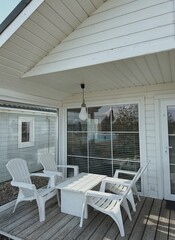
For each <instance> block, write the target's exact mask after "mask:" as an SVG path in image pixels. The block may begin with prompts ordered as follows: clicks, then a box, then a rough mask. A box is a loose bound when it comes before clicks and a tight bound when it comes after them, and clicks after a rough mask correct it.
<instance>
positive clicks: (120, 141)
mask: <svg viewBox="0 0 175 240" xmlns="http://www.w3.org/2000/svg"><path fill="white" fill-rule="evenodd" d="M112 136H113V156H114V158H120V159H126V158H129V159H139V158H140V148H139V134H138V133H131V132H128V133H113V135H112Z"/></svg>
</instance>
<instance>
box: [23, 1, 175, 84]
mask: <svg viewBox="0 0 175 240" xmlns="http://www.w3.org/2000/svg"><path fill="white" fill-rule="evenodd" d="M115 2H116V1H113V0H109V1H107V2H106V3H104V4H103V5H102V6H101V8H99V9H98V12H94V13H93V15H92V16H90V17H89V18H87V19H86V20H85V21H84V22H83V23H82V24H80V25H79V27H78V28H77V29H76V30H75V31H74V32H73V33H72V34H70V35H69V36H68V37H67V38H65V40H64V41H63V42H62V43H61V44H59V45H58V46H57V47H56V48H54V49H53V50H52V51H51V52H50V54H49V55H48V56H47V57H45V58H44V59H43V60H41V61H40V62H39V63H38V64H37V65H36V66H35V67H34V68H33V69H32V70H31V71H30V72H28V73H27V74H26V76H28V75H35V74H40V73H41V74H42V73H47V72H54V71H60V70H64V69H69V68H76V67H82V66H88V65H92V64H96V63H102V62H108V61H112V60H117V59H122V58H127V57H131V56H132V57H133V56H137V55H139V54H141V53H142V54H146V53H151V52H152V51H153V46H154V45H157V51H158V49H159V51H161V50H165V49H164V48H165V47H166V48H167V47H168V46H169V47H170V48H172V46H171V45H173V46H174V47H175V40H174V13H173V1H171V0H148V1H141V0H137V1H126V3H125V2H124V4H123V5H120V4H119V6H118V5H116V4H115ZM120 3H121V2H120ZM105 7H106V10H105ZM162 40H163V43H164V44H165V43H166V41H167V44H168V42H171V45H170V44H168V46H167V44H165V46H164V48H162V47H163V45H162ZM137 47H138V48H139V53H138V49H137ZM124 50H125V52H123V51H124ZM109 51H110V53H111V55H110V54H109ZM154 51H155V49H154ZM100 56H101V59H100ZM166 57H167V59H168V58H169V56H166ZM99 59H100V60H99ZM150 60H151V61H152V62H151V61H150ZM146 61H147V64H148V67H149V68H150V69H151V71H152V75H153V76H152V77H153V78H154V81H155V82H156V83H159V82H162V81H166V79H165V75H164V74H163V73H162V74H161V72H160V71H158V69H159V67H160V66H159V63H160V65H163V61H165V60H164V58H161V55H160V57H159V59H158V61H157V59H154V58H151V59H149V57H148V59H147V60H146ZM157 62H158V64H157ZM154 63H155V68H153V67H152V66H153V64H154ZM156 64H157V65H156ZM168 70H169V69H166V67H165V72H168ZM170 77H171V76H170ZM135 81H136V80H135ZM144 81H145V82H146V81H147V79H146V77H145V79H144Z"/></svg>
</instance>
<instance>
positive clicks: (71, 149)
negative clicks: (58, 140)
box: [67, 131, 87, 156]
mask: <svg viewBox="0 0 175 240" xmlns="http://www.w3.org/2000/svg"><path fill="white" fill-rule="evenodd" d="M67 154H68V155H77V156H87V133H86V132H76V131H75V132H68V134H67Z"/></svg>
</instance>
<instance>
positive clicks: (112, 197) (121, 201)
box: [80, 169, 142, 236]
mask: <svg viewBox="0 0 175 240" xmlns="http://www.w3.org/2000/svg"><path fill="white" fill-rule="evenodd" d="M141 171H142V169H139V171H138V172H137V175H140V173H141ZM136 178H137V176H135V177H134V178H133V180H132V181H131V183H130V184H129V185H128V186H127V189H126V191H125V193H124V194H122V195H117V194H113V193H107V192H104V189H105V184H106V183H107V182H108V181H109V182H110V180H112V181H113V183H114V180H116V179H112V178H108V177H107V178H105V179H104V180H103V182H102V184H101V187H100V191H99V192H98V191H94V190H89V191H87V192H86V194H85V197H86V199H85V202H84V204H83V208H82V214H81V220H80V227H82V226H83V219H84V211H85V209H86V206H87V205H90V206H92V207H93V208H95V209H96V210H98V211H100V212H102V213H105V214H107V215H109V216H110V217H112V218H113V220H114V221H115V222H116V224H117V225H118V228H119V230H120V234H121V236H125V232H124V226H123V219H122V214H121V206H122V207H123V208H124V209H125V211H126V213H127V215H128V217H129V219H130V220H131V214H130V210H129V206H128V202H127V199H126V197H127V195H128V193H129V192H130V191H131V189H132V187H133V185H134V184H135V181H136Z"/></svg>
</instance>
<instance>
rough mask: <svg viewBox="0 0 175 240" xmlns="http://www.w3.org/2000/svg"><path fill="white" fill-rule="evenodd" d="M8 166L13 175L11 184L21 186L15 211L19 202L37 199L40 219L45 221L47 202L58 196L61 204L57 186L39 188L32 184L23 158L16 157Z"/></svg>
mask: <svg viewBox="0 0 175 240" xmlns="http://www.w3.org/2000/svg"><path fill="white" fill-rule="evenodd" d="M6 167H7V169H8V171H9V173H10V174H11V176H12V181H11V185H12V186H15V187H18V188H19V193H18V197H17V200H16V203H15V207H14V210H13V212H15V209H16V207H17V205H18V203H20V202H22V201H32V200H36V202H37V205H38V209H39V220H40V222H42V221H44V220H45V202H46V201H47V200H49V199H51V198H52V197H54V196H57V201H58V205H60V203H59V196H58V191H57V190H56V189H55V188H40V189H37V188H36V186H35V185H34V184H32V181H31V178H30V173H29V170H28V167H27V163H26V161H25V160H23V159H20V158H14V159H12V160H10V161H9V162H8V163H7V165H6Z"/></svg>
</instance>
